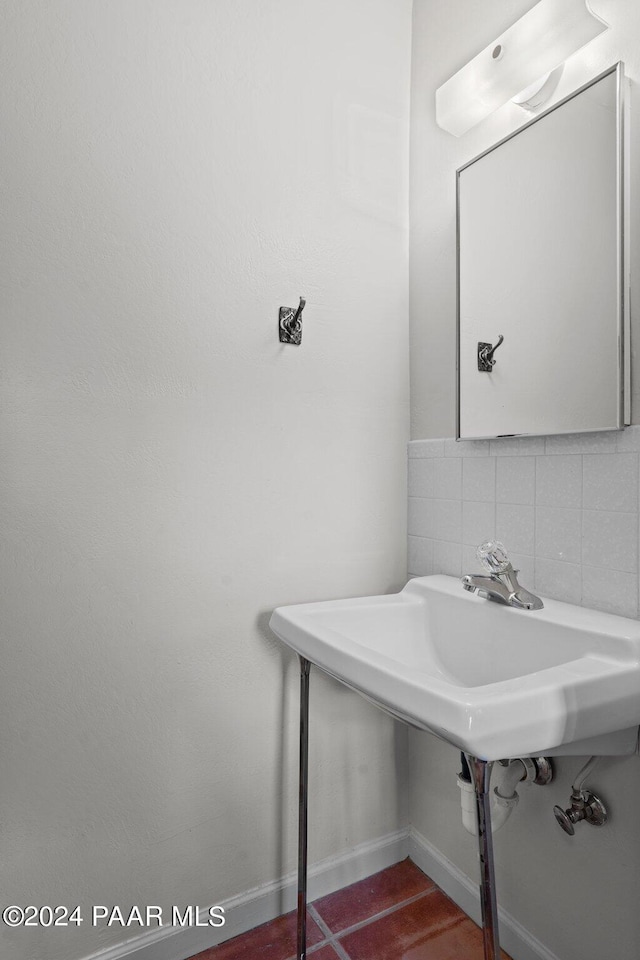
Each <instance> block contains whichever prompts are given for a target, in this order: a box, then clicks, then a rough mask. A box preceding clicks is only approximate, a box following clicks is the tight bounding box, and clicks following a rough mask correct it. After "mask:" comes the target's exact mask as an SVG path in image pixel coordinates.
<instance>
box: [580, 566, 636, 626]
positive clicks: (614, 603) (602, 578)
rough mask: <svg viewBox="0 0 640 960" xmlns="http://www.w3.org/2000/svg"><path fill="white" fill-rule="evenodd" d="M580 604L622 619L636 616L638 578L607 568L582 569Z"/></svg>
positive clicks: (587, 567) (632, 574) (586, 567)
mask: <svg viewBox="0 0 640 960" xmlns="http://www.w3.org/2000/svg"><path fill="white" fill-rule="evenodd" d="M582 603H583V605H584V606H585V607H592V608H593V609H594V610H605V611H606V612H607V613H617V614H618V616H623V617H637V616H638V578H637V576H636V575H635V574H634V573H623V572H622V571H621V570H610V569H609V568H608V567H589V566H586V565H585V566H583V567H582Z"/></svg>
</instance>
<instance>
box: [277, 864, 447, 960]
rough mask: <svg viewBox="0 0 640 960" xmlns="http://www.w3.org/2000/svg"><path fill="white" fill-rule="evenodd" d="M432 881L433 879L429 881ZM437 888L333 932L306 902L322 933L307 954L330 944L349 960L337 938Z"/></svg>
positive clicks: (309, 954)
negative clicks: (320, 938) (321, 936)
mask: <svg viewBox="0 0 640 960" xmlns="http://www.w3.org/2000/svg"><path fill="white" fill-rule="evenodd" d="M431 882H432V883H433V881H431ZM438 889H439V888H438V887H437V886H436V884H435V883H434V884H433V887H432V888H431V889H430V890H423V891H422V892H421V893H417V894H415V896H413V897H408V898H407V899H406V900H401V901H399V902H398V903H394V904H393V906H391V907H387V909H386V910H380V911H379V912H378V913H374V914H373V915H372V916H370V917H367V919H366V920H360V921H358V923H354V924H352V925H351V926H350V927H345V928H344V930H340V931H338V932H337V933H333V932H332V931H331V929H330V928H329V926H328V924H327V923H326V922H325V921H324V920H323V919H322V917H321V916H320V914H319V913H318V911H317V910H316V908H315V907H314V905H313V904H312V903H309V904H307V910H308V911H309V914H310V915H311V917H312V918H313V920H314V921H315V923H316V924H317V925H318V927H319V928H320V930H321V931H322V933H323V934H324V939H323V940H322V941H321V942H320V943H314V945H313V946H312V947H309V949H308V950H307V956H309V957H311V956H313V954H314V953H317V952H318V951H319V950H320V949H321V948H322V947H326V946H329V945H330V946H332V947H333V949H334V950H335V952H336V953H337V954H338V956H339V957H340V960H351V958H350V957H349V955H348V954H347V953H346V951H345V948H344V947H343V946H342V944H341V943H340V940H339V938H342V937H346V936H347V935H348V934H351V933H356V932H357V931H358V930H362V928H363V927H366V926H368V925H369V924H370V923H374V921H376V920H381V919H382V918H383V917H388V916H389V915H390V914H392V913H395V912H396V911H397V910H400V909H401V908H402V907H407V906H409V905H410V904H412V903H415V902H416V900H421V899H422V898H423V897H428V896H430V895H431V894H432V893H435V892H436V891H437V890H438ZM287 960H296V954H293V955H292V956H291V957H288V958H287Z"/></svg>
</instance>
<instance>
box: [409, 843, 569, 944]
mask: <svg viewBox="0 0 640 960" xmlns="http://www.w3.org/2000/svg"><path fill="white" fill-rule="evenodd" d="M409 856H410V857H411V859H412V860H413V862H414V863H415V864H416V866H418V867H420V869H421V870H422V871H423V872H424V873H426V874H427V876H429V877H431V879H432V880H433V882H434V883H436V884H437V885H438V886H439V887H440V889H441V890H443V891H444V892H445V893H446V894H447V896H448V897H450V898H451V899H452V900H453V901H454V903H457V904H458V906H459V907H460V909H461V910H464V912H465V913H466V914H467V915H468V916H470V917H471V918H472V920H475V922H476V923H478V924H479V923H480V922H481V921H480V889H479V886H478V884H477V883H474V882H473V881H472V880H470V879H469V877H468V876H467V875H466V873H463V872H462V870H460V869H459V868H458V867H456V865H455V864H454V863H452V862H451V860H449V859H447V857H445V855H444V854H443V853H441V852H440V850H438V849H436V847H434V846H433V844H431V843H430V842H429V841H428V840H427V838H426V837H424V836H423V835H422V834H421V833H419V832H418V831H417V830H416V829H415V828H414V827H411V829H410V830H409ZM498 919H499V923H500V946H501V947H503V949H504V950H506V951H507V953H508V954H509V955H510V956H511V957H513V958H514V960H558V957H557V956H556V955H555V953H552V952H551V950H549V949H548V947H545V945H544V944H543V943H541V942H540V940H538V939H537V937H534V936H533V934H532V933H530V932H529V931H528V930H526V929H525V928H524V927H523V926H522V924H521V923H519V922H518V921H517V920H516V919H515V918H514V917H512V916H511V914H509V913H507V912H506V910H503V909H502V908H501V907H498Z"/></svg>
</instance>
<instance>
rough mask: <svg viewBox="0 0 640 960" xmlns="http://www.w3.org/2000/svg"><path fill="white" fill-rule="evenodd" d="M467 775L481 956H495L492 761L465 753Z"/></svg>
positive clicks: (488, 959) (490, 958)
mask: <svg viewBox="0 0 640 960" xmlns="http://www.w3.org/2000/svg"><path fill="white" fill-rule="evenodd" d="M467 763H468V764H469V770H470V771H471V779H472V781H473V786H474V788H475V794H476V810H477V812H478V852H479V855H480V905H481V907H482V937H483V944H484V960H499V958H500V940H499V936H498V904H497V900H496V878H495V870H494V860H493V838H492V836H491V797H490V795H489V781H490V779H491V768H492V766H493V763H492V762H487V761H486V760H478V759H477V757H472V756H469V755H467Z"/></svg>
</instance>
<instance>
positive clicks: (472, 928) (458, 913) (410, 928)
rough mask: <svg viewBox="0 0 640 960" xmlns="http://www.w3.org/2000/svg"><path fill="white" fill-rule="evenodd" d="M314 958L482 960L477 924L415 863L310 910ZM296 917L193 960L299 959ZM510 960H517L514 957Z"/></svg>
mask: <svg viewBox="0 0 640 960" xmlns="http://www.w3.org/2000/svg"><path fill="white" fill-rule="evenodd" d="M307 946H308V949H307V956H308V958H309V960H482V956H483V953H482V933H481V931H480V929H479V928H478V927H477V926H476V924H475V923H474V922H473V921H472V920H470V919H469V917H467V915H466V914H464V913H463V912H462V910H460V909H459V907H457V906H456V905H455V903H454V902H453V901H452V900H449V898H448V897H446V896H445V895H444V893H442V891H441V890H439V889H438V887H436V885H435V884H434V883H433V881H432V880H430V879H429V877H427V876H425V874H424V873H422V871H421V870H419V869H418V867H416V865H415V864H414V863H412V862H411V860H409V859H408V858H407V859H406V860H403V861H402V862H401V863H396V864H394V866H392V867H388V868H387V869H386V870H382V871H381V872H380V873H376V874H374V876H372V877H367V878H366V879H365V880H361V881H360V882H359V883H354V884H352V885H351V886H350V887H345V888H344V890H338V891H337V892H336V893H332V894H329V896H328V897H322V898H321V899H320V900H316V901H315V902H314V903H312V904H310V906H309V915H308V920H307ZM295 955H296V916H295V913H289V914H287V915H286V916H285V917H278V918H277V919H276V920H272V921H271V922H270V923H265V924H263V925H262V926H261V927H256V928H255V930H249V932H248V933H243V934H242V935H241V936H239V937H235V938H234V939H233V940H228V941H227V942H226V943H223V944H221V945H220V946H219V947H211V948H210V949H209V950H205V951H204V953H199V954H197V956H196V957H193V958H192V960H295ZM502 956H503V958H504V960H509V957H507V955H506V953H503V954H502Z"/></svg>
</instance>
